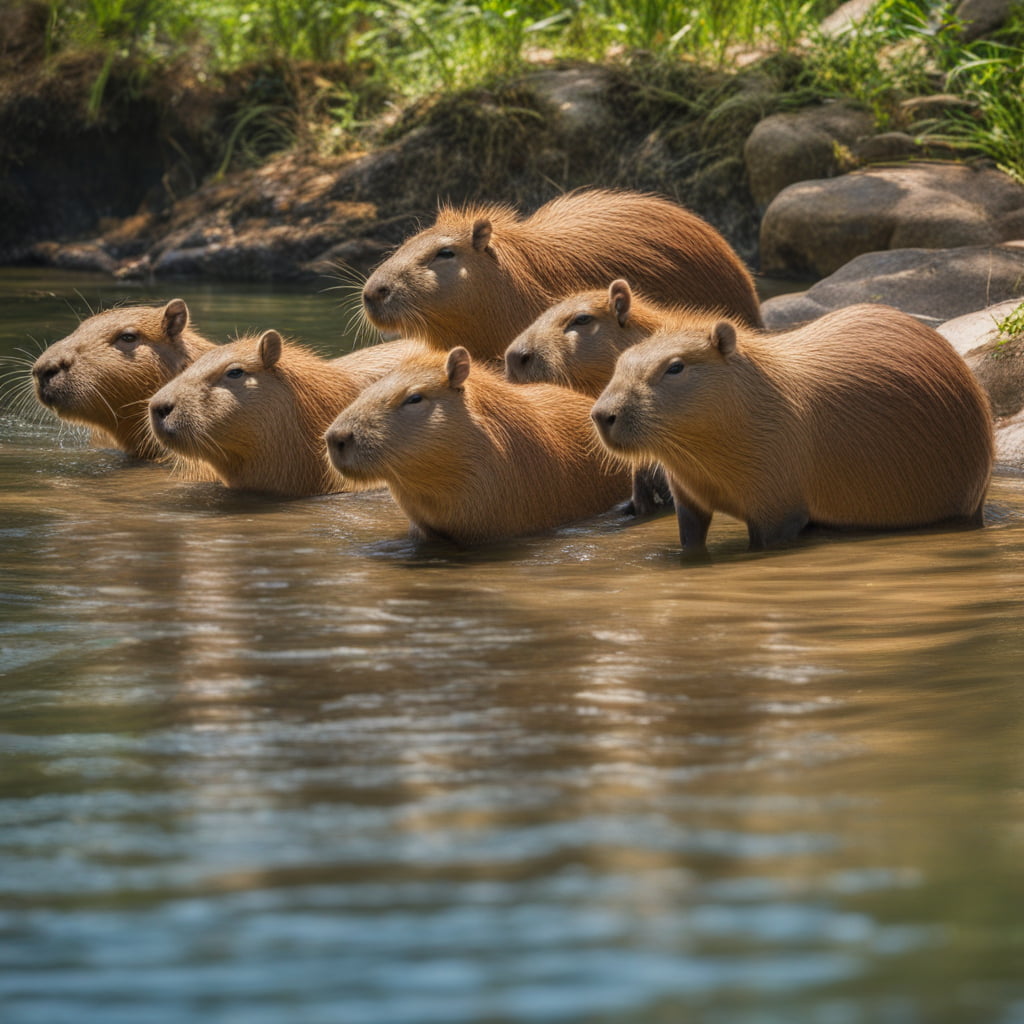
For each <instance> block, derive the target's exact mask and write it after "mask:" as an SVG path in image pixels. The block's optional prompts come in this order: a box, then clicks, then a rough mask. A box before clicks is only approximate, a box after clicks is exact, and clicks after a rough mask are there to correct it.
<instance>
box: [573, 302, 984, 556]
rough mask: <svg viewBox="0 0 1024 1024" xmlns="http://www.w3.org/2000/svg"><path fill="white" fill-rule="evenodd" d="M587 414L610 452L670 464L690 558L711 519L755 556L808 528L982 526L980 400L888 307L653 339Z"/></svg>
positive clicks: (932, 344) (915, 324)
mask: <svg viewBox="0 0 1024 1024" xmlns="http://www.w3.org/2000/svg"><path fill="white" fill-rule="evenodd" d="M592 415H593V418H594V422H595V423H596V425H597V428H598V431H599V433H600V435H601V439H602V440H603V441H604V443H605V445H606V446H607V448H608V449H609V451H611V452H613V453H614V454H616V455H618V456H620V457H621V458H623V459H626V460H641V461H645V460H650V459H656V460H658V461H660V462H661V464H662V465H663V466H664V467H665V471H666V473H667V474H668V478H669V483H670V485H671V488H672V496H673V498H674V499H675V502H676V511H677V516H678V519H679V535H680V540H681V542H682V545H683V547H684V548H686V549H689V548H700V547H702V546H703V545H704V543H705V540H706V537H707V531H708V526H709V525H710V522H711V517H712V514H713V513H714V512H716V511H722V512H726V513H727V514H729V515H731V516H734V517H736V518H737V519H740V520H742V521H743V522H744V523H746V525H747V531H748V534H749V537H750V546H751V547H752V548H760V547H765V546H768V545H772V544H778V543H785V542H787V541H790V540H792V539H793V538H795V537H796V535H797V534H798V533H799V532H800V531H801V530H802V529H803V528H804V527H805V526H807V525H808V524H818V525H821V526H828V527H839V528H852V529H895V528H900V527H914V526H925V525H928V524H932V523H941V522H946V521H956V520H959V521H962V522H964V523H967V524H971V525H981V523H982V509H983V504H984V500H985V492H986V490H987V487H988V481H989V477H990V474H991V470H992V458H993V439H992V421H991V415H990V412H989V407H988V401H987V399H986V398H985V394H984V392H983V391H982V389H981V387H980V386H979V385H978V383H977V381H976V380H975V379H974V377H973V376H972V375H971V373H970V371H969V370H968V369H967V366H966V364H965V363H964V361H963V359H961V358H960V356H959V355H958V354H957V353H956V351H955V350H954V349H953V347H952V346H951V345H950V344H949V342H947V341H946V340H945V339H944V338H943V337H942V336H941V335H939V334H938V333H937V332H936V331H934V330H932V328H930V327H927V326H925V325H924V324H922V323H921V322H919V321H918V320H915V319H914V318H913V317H911V316H909V315H908V314H906V313H902V312H899V311H898V310H895V309H891V308H889V307H887V306H876V305H868V304H864V305H857V306H849V307H847V308H845V309H840V310H837V311H835V312H832V313H828V314H826V315H825V316H823V317H821V318H820V319H818V320H815V321H812V322H811V323H810V324H807V325H805V326H803V327H800V328H798V329H796V330H793V331H788V332H785V333H780V334H775V335H759V334H758V333H757V332H753V331H748V330H744V329H742V328H737V327H736V325H734V324H732V323H729V322H728V321H724V320H723V321H720V322H718V323H716V324H714V325H713V326H712V327H711V328H710V329H695V330H682V329H678V328H674V329H669V330H664V331H658V332H656V333H655V334H653V335H652V336H651V337H650V338H648V339H647V340H646V341H642V342H640V343H639V344H637V345H634V346H633V347H632V348H628V349H626V351H625V352H623V353H622V355H621V356H620V357H619V360H618V363H617V364H616V368H615V373H614V375H613V376H612V379H611V381H610V382H609V384H608V387H607V388H605V390H604V392H603V393H602V394H601V396H600V397H599V398H598V400H597V402H596V403H595V404H594V408H593V413H592Z"/></svg>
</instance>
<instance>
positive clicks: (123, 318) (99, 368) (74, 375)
mask: <svg viewBox="0 0 1024 1024" xmlns="http://www.w3.org/2000/svg"><path fill="white" fill-rule="evenodd" d="M211 348H213V343H212V342H210V341H207V340H206V339H205V338H204V337H202V335H200V334H197V333H196V331H195V330H193V329H192V326H191V324H190V323H189V315H188V307H187V306H186V305H185V303H184V302H183V301H182V300H181V299H172V300H171V301H170V302H168V303H167V304H166V305H165V306H155V307H154V306H121V307H118V308H116V309H108V310H106V311H105V312H102V313H96V314H94V315H93V316H90V317H89V318H88V319H86V320H83V321H82V322H81V323H80V324H79V325H78V327H77V328H76V329H75V330H74V331H73V332H72V333H71V334H69V335H68V336H67V337H66V338H63V339H62V340H61V341H55V342H54V343H53V344H52V345H51V346H50V347H49V348H47V349H46V350H45V351H44V352H43V353H42V354H41V355H40V356H39V358H38V359H37V360H36V361H35V364H34V365H33V367H32V377H33V380H34V383H35V391H36V398H38V399H39V401H40V402H41V403H42V404H43V405H45V406H46V407H47V408H48V409H52V410H53V412H55V413H56V414H57V415H58V416H59V417H60V418H61V419H62V420H67V421H68V422H70V423H80V424H84V425H85V426H87V427H90V428H91V429H92V434H93V442H94V443H96V444H100V445H104V446H106V445H113V446H115V447H117V448H120V449H121V450H122V451H125V452H127V453H128V454H129V455H132V456H134V457H136V458H142V459H155V458H159V457H160V456H161V455H162V454H163V450H162V449H161V448H160V446H159V445H157V444H156V443H155V442H154V440H153V438H152V436H151V434H150V432H149V399H150V397H151V396H152V395H153V394H154V393H155V392H156V391H158V390H159V389H160V388H161V387H163V385H164V384H166V383H167V381H169V380H171V379H172V378H173V377H175V376H176V375H177V374H179V373H180V372H181V371H182V370H183V369H185V367H186V366H188V365H189V364H190V363H192V362H193V361H194V360H195V359H196V358H197V357H198V356H200V355H201V354H202V353H203V352H206V351H208V350H209V349H211Z"/></svg>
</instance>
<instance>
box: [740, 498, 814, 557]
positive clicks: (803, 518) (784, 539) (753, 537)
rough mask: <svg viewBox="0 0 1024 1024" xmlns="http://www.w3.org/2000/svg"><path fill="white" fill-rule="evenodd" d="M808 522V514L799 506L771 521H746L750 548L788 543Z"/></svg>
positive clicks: (755, 548)
mask: <svg viewBox="0 0 1024 1024" xmlns="http://www.w3.org/2000/svg"><path fill="white" fill-rule="evenodd" d="M808 522H810V516H808V514H807V512H806V510H805V509H802V508H801V509H797V510H796V511H794V512H790V513H789V514H788V515H786V516H784V517H783V518H781V519H777V520H774V521H773V522H768V523H747V535H748V536H749V537H750V550H751V551H759V550H761V549H762V548H770V547H774V546H775V545H777V544H790V543H792V542H793V541H794V540H796V538H797V536H798V535H799V533H800V531H801V530H803V528H804V527H805V526H806V525H807V524H808Z"/></svg>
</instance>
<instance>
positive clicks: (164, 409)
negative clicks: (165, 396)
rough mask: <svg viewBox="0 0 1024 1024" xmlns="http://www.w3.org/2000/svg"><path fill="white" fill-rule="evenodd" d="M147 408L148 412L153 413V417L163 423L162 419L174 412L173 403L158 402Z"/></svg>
mask: <svg viewBox="0 0 1024 1024" xmlns="http://www.w3.org/2000/svg"><path fill="white" fill-rule="evenodd" d="M149 409H150V412H152V413H153V418H154V419H155V420H159V421H160V422H161V423H163V421H164V420H165V419H167V417H168V416H170V415H171V413H172V412H174V403H173V402H160V403H158V404H156V405H151V406H150V407H149Z"/></svg>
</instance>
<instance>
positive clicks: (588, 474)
mask: <svg viewBox="0 0 1024 1024" xmlns="http://www.w3.org/2000/svg"><path fill="white" fill-rule="evenodd" d="M471 371H472V372H471ZM590 404H591V403H590V400H589V399H587V398H586V397H585V396H583V395H579V394H576V393H575V392H572V391H569V390H567V389H565V388H559V387H554V386H551V385H544V384H537V385H529V386H516V385H512V384H509V383H508V382H507V381H505V380H504V379H502V378H501V377H500V376H499V375H498V374H496V373H494V372H493V371H491V370H489V369H487V368H486V367H484V366H479V365H473V364H472V360H471V357H470V355H469V353H468V352H467V351H466V350H465V349H463V348H455V349H453V350H452V351H451V352H450V353H448V354H447V355H446V354H445V353H442V352H435V351H426V352H424V353H423V354H421V355H419V356H414V357H411V358H409V359H408V360H406V361H405V362H404V363H403V365H402V366H401V367H399V368H398V369H397V370H395V371H394V372H393V373H391V374H388V375H387V376H386V377H384V378H382V379H381V380H380V381H378V382H377V383H376V384H373V385H371V386H370V387H368V388H367V389H366V390H365V391H364V392H363V393H362V394H361V395H360V396H359V398H358V399H356V401H355V402H353V403H352V404H351V405H350V406H349V407H348V408H346V409H345V410H344V412H342V413H341V414H340V415H339V416H338V418H337V419H336V420H335V421H334V423H333V424H332V425H331V427H330V429H329V430H328V431H327V434H326V441H327V450H328V453H329V455H330V458H331V461H332V462H333V464H334V466H335V467H336V469H337V470H338V471H339V472H340V473H341V474H342V475H343V476H344V477H345V478H346V479H351V480H354V481H356V482H359V483H363V484H374V483H385V484H387V486H388V488H389V489H390V491H391V494H392V496H393V497H394V499H395V501H396V502H397V504H398V505H399V507H400V508H401V509H402V511H403V512H404V513H405V514H406V515H407V516H408V517H409V519H410V521H411V522H412V524H413V527H414V529H415V530H416V531H418V533H419V534H421V535H422V536H424V537H428V538H442V539H446V540H450V541H453V542H454V543H457V544H472V543H475V542H479V541H484V540H491V539H496V538H501V537H514V536H521V535H525V534H530V533H539V532H542V531H544V530H548V529H551V528H553V527H556V526H559V525H561V524H563V523H568V522H571V521H573V520H577V519H584V518H587V517H589V516H593V515H596V514H598V513H600V512H603V511H605V510H606V509H608V508H610V507H611V506H613V505H614V504H615V503H616V502H617V501H620V500H621V499H622V498H624V497H625V496H626V495H627V494H628V491H629V476H628V473H626V472H625V471H623V470H620V469H617V468H615V467H614V466H611V465H610V464H609V462H608V460H607V459H605V458H603V457H602V454H601V452H600V451H599V446H598V445H597V442H596V438H595V437H594V433H593V426H592V424H591V422H590V417H589V412H590Z"/></svg>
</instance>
